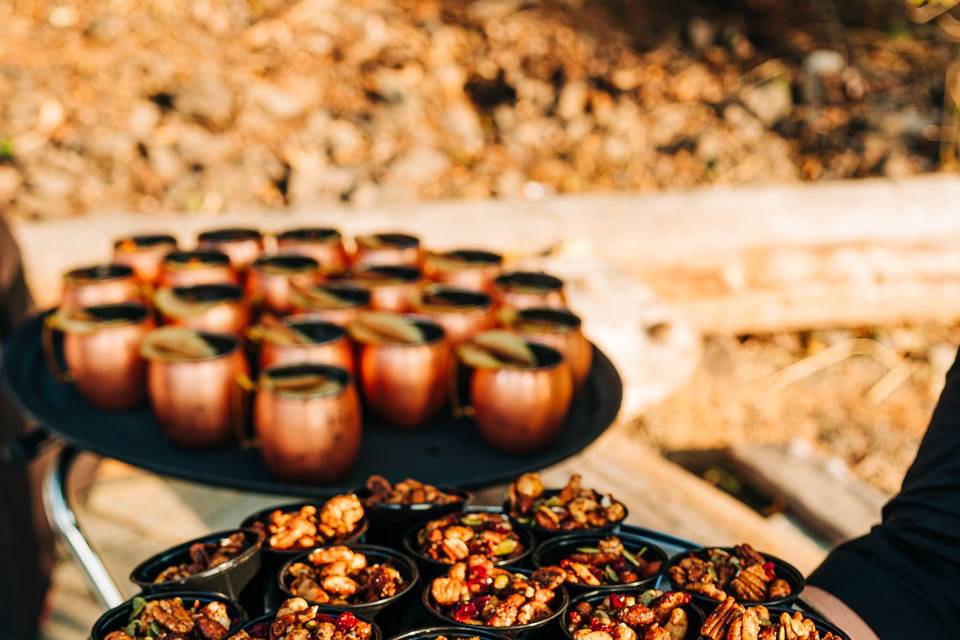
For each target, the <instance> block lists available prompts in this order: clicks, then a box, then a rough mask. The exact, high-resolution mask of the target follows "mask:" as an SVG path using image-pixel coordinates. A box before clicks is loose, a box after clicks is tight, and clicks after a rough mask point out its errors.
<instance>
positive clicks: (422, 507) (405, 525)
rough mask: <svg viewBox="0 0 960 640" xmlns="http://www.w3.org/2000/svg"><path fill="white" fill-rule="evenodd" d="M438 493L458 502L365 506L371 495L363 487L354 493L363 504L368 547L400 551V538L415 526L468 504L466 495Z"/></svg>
mask: <svg viewBox="0 0 960 640" xmlns="http://www.w3.org/2000/svg"><path fill="white" fill-rule="evenodd" d="M438 488H439V489H440V491H443V492H444V493H448V494H451V495H456V496H457V497H458V498H459V499H458V500H457V501H456V502H451V503H449V504H435V503H432V502H424V503H420V504H395V503H386V502H376V503H373V504H367V498H369V497H370V495H371V492H370V490H369V489H367V488H366V487H362V488H360V489H357V490H355V491H354V493H355V494H356V495H357V497H358V498H360V502H362V503H363V507H364V509H366V511H367V517H368V518H369V519H370V530H369V531H368V532H367V541H369V542H370V543H372V544H382V545H384V546H387V547H395V548H401V546H402V544H403V534H404V533H405V532H407V531H409V530H410V528H411V527H414V526H416V525H418V524H423V523H424V522H427V521H429V520H433V519H434V518H439V517H441V516H445V515H447V514H448V513H454V512H455V511H463V510H464V508H465V507H466V506H467V504H468V503H469V502H470V499H471V497H472V496H471V495H470V493H468V492H466V491H457V490H455V489H444V488H442V487H438Z"/></svg>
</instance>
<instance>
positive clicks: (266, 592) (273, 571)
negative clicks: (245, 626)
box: [240, 496, 369, 611]
mask: <svg viewBox="0 0 960 640" xmlns="http://www.w3.org/2000/svg"><path fill="white" fill-rule="evenodd" d="M330 497H332V496H330ZM325 501H326V500H325V499H324V498H319V499H317V500H308V501H305V502H292V503H287V504H278V505H274V506H272V507H267V508H266V509H261V510H260V511H257V512H255V513H252V514H250V515H249V516H247V517H246V518H244V519H243V522H241V523H240V528H242V529H257V527H256V526H254V523H257V522H263V523H266V520H267V517H268V516H269V515H270V514H271V513H273V512H274V511H276V510H277V509H279V510H280V511H283V512H285V513H286V512H290V511H299V510H300V508H301V507H305V506H307V505H313V506H315V507H316V508H317V511H319V510H320V509H322V508H323V504H324V502H325ZM368 527H369V522H368V520H367V517H366V516H364V518H363V520H361V521H360V522H359V523H357V528H356V529H355V530H354V531H353V533H351V534H350V535H349V536H347V537H346V538H344V539H343V540H337V541H336V542H335V543H327V542H324V543H322V544H318V545H317V546H316V547H314V548H317V547H325V546H328V545H329V544H356V543H360V542H363V540H364V538H365V536H366V534H367V528H368ZM264 534H265V535H266V538H265V539H264V541H263V549H262V550H261V552H260V556H261V568H260V576H261V583H262V585H263V587H262V589H263V606H262V610H263V611H273V610H274V609H275V608H276V607H277V605H279V604H280V602H281V601H282V600H283V594H282V593H281V592H280V590H279V589H278V588H277V573H278V572H279V571H280V568H281V567H282V566H283V565H284V564H286V562H287V561H288V560H290V559H291V558H293V557H294V556H297V555H299V554H301V553H303V552H304V551H305V550H304V549H290V550H282V549H271V548H270V534H269V532H266V531H265V532H264Z"/></svg>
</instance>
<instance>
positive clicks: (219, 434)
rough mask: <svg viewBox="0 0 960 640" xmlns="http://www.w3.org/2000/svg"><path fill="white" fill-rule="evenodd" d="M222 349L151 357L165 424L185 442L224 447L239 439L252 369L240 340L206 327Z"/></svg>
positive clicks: (157, 410)
mask: <svg viewBox="0 0 960 640" xmlns="http://www.w3.org/2000/svg"><path fill="white" fill-rule="evenodd" d="M203 335H204V337H205V338H207V340H208V342H211V343H212V344H215V345H216V346H217V347H218V354H217V355H215V356H212V357H209V358H200V359H182V360H181V359H177V360H170V359H152V360H150V362H149V363H148V365H147V388H148V390H149V395H150V402H151V404H152V405H153V412H154V414H155V415H156V417H157V422H158V423H159V424H160V429H161V430H162V431H163V433H164V435H166V436H167V438H169V439H170V441H171V442H173V443H174V444H176V445H177V446H180V447H183V448H190V449H194V448H211V447H219V446H223V445H226V444H229V443H230V442H232V441H234V439H235V436H236V426H237V422H238V420H239V419H240V416H239V415H238V413H239V412H240V411H241V409H242V406H243V393H244V392H243V390H242V389H241V387H240V385H239V384H238V383H237V380H238V377H239V376H240V375H241V374H246V373H247V363H246V360H245V359H244V357H243V352H242V350H241V349H240V341H239V340H238V339H237V338H236V337H235V336H232V335H229V334H225V333H224V334H213V333H204V334H203Z"/></svg>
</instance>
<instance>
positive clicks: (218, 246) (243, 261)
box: [197, 227, 263, 271]
mask: <svg viewBox="0 0 960 640" xmlns="http://www.w3.org/2000/svg"><path fill="white" fill-rule="evenodd" d="M197 247H198V248H200V249H212V250H213V251H220V252H221V253H225V254H226V255H227V257H228V258H230V265H231V266H232V267H233V268H234V269H236V270H238V271H243V270H244V269H246V268H247V267H249V266H250V265H251V264H252V263H253V261H254V260H256V259H257V257H258V256H259V255H260V254H261V253H263V234H262V233H260V232H259V231H257V230H256V229H245V228H242V227H228V228H225V229H212V230H210V231H204V232H203V233H201V234H200V235H199V236H197Z"/></svg>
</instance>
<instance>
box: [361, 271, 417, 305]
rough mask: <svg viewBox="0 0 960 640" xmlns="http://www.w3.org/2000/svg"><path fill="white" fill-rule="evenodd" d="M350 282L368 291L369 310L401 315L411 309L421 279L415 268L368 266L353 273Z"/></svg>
mask: <svg viewBox="0 0 960 640" xmlns="http://www.w3.org/2000/svg"><path fill="white" fill-rule="evenodd" d="M351 281H352V282H354V283H356V284H358V285H359V286H361V287H364V288H366V289H368V290H369V291H370V308H371V309H374V310H376V311H394V312H397V313H402V312H404V311H410V309H412V308H413V299H414V296H416V295H417V292H418V291H419V290H420V286H421V284H422V283H423V278H422V274H421V272H420V269H418V268H417V267H410V266H404V265H370V266H367V267H361V268H360V269H358V270H356V271H354V272H353V274H352V276H351Z"/></svg>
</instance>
